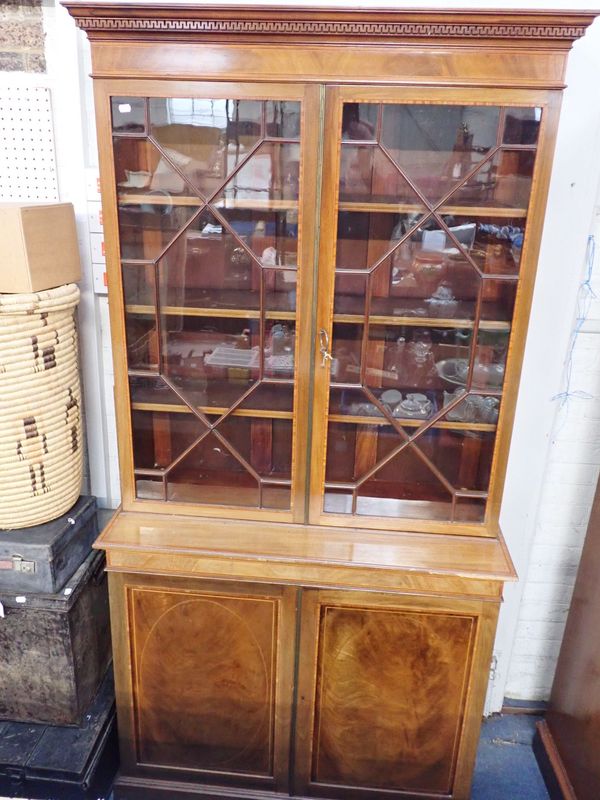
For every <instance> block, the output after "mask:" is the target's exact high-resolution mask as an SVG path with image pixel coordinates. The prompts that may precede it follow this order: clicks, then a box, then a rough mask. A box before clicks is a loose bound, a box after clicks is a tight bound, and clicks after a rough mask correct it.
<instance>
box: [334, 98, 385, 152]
mask: <svg viewBox="0 0 600 800" xmlns="http://www.w3.org/2000/svg"><path fill="white" fill-rule="evenodd" d="M380 108H381V106H380V105H379V104H376V103H344V111H343V118H342V140H344V141H346V140H355V141H356V140H361V141H364V142H367V141H369V142H370V141H374V140H375V139H376V138H377V136H376V135H377V118H378V115H379V110H380Z"/></svg>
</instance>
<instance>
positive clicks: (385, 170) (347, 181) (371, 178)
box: [340, 144, 424, 212]
mask: <svg viewBox="0 0 600 800" xmlns="http://www.w3.org/2000/svg"><path fill="white" fill-rule="evenodd" d="M340 201H341V202H346V203H347V202H353V203H361V202H363V203H364V202H370V203H384V204H393V205H400V206H405V207H406V208H399V209H397V210H398V211H401V210H402V211H408V212H415V211H416V212H422V211H423V208H424V207H423V203H422V201H421V199H420V198H419V196H418V194H416V192H415V191H414V190H413V189H412V188H411V186H410V184H409V183H408V181H407V180H406V178H404V177H403V176H402V174H401V173H400V172H399V170H398V168H397V166H396V165H395V164H394V162H393V161H392V160H391V159H390V158H389V156H387V155H386V154H385V153H384V151H383V150H382V149H381V148H380V147H370V146H364V145H363V146H357V145H350V144H344V145H342V154H341V162H340ZM394 210H395V209H394Z"/></svg>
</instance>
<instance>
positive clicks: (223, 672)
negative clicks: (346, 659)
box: [136, 592, 275, 774]
mask: <svg viewBox="0 0 600 800" xmlns="http://www.w3.org/2000/svg"><path fill="white" fill-rule="evenodd" d="M144 594H150V595H152V594H155V595H156V594H158V598H159V599H160V598H162V599H163V603H161V604H160V605H163V608H159V607H158V605H157V598H156V597H155V598H145V599H143V600H142V602H139V603H138V604H137V606H136V620H137V619H139V621H140V622H139V627H140V628H144V627H147V628H148V630H147V635H146V636H145V641H140V647H141V649H140V656H139V661H138V681H137V685H138V691H137V711H138V727H139V749H140V757H141V759H142V760H143V761H146V762H151V763H162V764H165V765H167V764H168V765H176V766H181V767H189V768H193V769H203V768H204V769H214V770H223V771H226V772H230V771H245V772H253V773H262V774H265V773H268V772H269V770H270V762H271V736H270V731H271V710H272V702H273V700H272V689H273V687H272V664H271V659H272V652H269V650H270V643H271V641H272V631H273V625H274V621H275V615H274V603H272V602H271V601H268V600H263V599H260V598H256V599H255V598H235V597H216V596H211V597H206V598H204V597H191V598H189V599H188V598H186V597H185V595H183V596H182V595H174V596H171V598H170V600H169V598H165V596H164V595H162V594H161V593H147V592H136V595H137V597H136V600H138V601H139V600H141V597H140V596H141V595H144ZM165 599H167V605H168V606H169V607H167V608H164V600H165ZM146 600H148V601H149V602H146ZM153 605H154V608H151V607H152V606H153ZM152 612H154V613H152ZM265 645H266V652H265Z"/></svg>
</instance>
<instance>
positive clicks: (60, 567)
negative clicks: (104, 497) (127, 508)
mask: <svg viewBox="0 0 600 800" xmlns="http://www.w3.org/2000/svg"><path fill="white" fill-rule="evenodd" d="M97 535H98V520H97V514H96V498H95V497H84V496H82V497H80V498H79V500H78V501H77V502H76V503H75V505H74V506H73V508H71V509H70V510H69V511H68V512H67V513H66V514H63V516H62V517H58V519H55V520H53V521H52V522H45V523H44V524H43V525H34V526H33V527H31V528H19V529H17V530H0V594H1V593H3V592H11V593H12V592H23V593H26V592H45V593H47V594H52V593H54V592H58V591H59V590H60V589H62V587H63V586H64V585H65V583H66V582H67V581H68V580H69V578H70V577H71V576H72V575H73V573H74V572H75V570H76V569H77V568H78V567H79V566H80V565H81V563H82V562H83V559H84V558H85V557H86V556H87V555H89V552H90V550H91V547H92V543H93V541H94V539H95V538H96V536H97Z"/></svg>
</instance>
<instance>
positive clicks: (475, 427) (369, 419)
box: [131, 401, 496, 432]
mask: <svg viewBox="0 0 600 800" xmlns="http://www.w3.org/2000/svg"><path fill="white" fill-rule="evenodd" d="M131 409H132V411H159V412H163V413H170V414H191V413H192V411H191V409H190V408H189V407H188V406H186V405H185V404H183V403H181V404H176V403H152V402H136V401H134V402H133V403H132V404H131ZM227 410H228V409H227V407H226V406H222V407H219V406H198V411H200V412H202V413H203V414H206V415H208V416H221V415H222V414H225V413H226V412H227ZM231 416H233V417H251V418H253V419H293V418H294V414H293V412H292V411H273V410H271V409H265V408H261V409H254V408H238V409H236V410H235V411H233V412H232V413H231ZM329 421H330V422H342V423H347V424H351V425H380V426H382V425H390V422H389V420H387V419H386V418H385V417H375V416H355V415H347V414H330V415H329ZM397 421H398V422H399V423H400V424H401V425H402V426H403V427H405V428H418V427H419V426H420V425H423V424H424V423H425V422H427V420H426V419H398V420H397ZM432 427H433V428H439V429H445V430H457V431H486V432H493V431H495V430H496V425H493V424H488V423H483V422H450V421H441V422H436V423H435V425H433V426H432Z"/></svg>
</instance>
